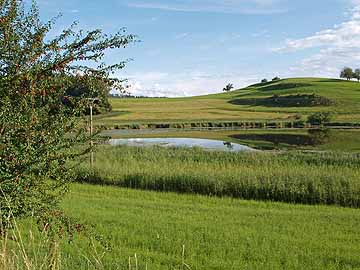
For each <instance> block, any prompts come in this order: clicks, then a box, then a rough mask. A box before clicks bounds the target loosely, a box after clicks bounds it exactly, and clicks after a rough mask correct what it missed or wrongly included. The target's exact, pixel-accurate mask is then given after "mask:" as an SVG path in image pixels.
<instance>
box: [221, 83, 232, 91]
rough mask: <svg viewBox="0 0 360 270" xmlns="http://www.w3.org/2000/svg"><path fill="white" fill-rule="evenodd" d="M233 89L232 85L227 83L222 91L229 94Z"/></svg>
mask: <svg viewBox="0 0 360 270" xmlns="http://www.w3.org/2000/svg"><path fill="white" fill-rule="evenodd" d="M233 88H234V85H233V84H232V83H229V84H227V85H226V86H225V88H224V89H223V91H224V92H229V91H231V90H232V89H233Z"/></svg>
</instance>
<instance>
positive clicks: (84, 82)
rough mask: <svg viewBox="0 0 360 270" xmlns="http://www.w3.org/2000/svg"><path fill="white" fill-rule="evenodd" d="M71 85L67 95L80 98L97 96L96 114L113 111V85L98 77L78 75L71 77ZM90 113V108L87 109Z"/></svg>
mask: <svg viewBox="0 0 360 270" xmlns="http://www.w3.org/2000/svg"><path fill="white" fill-rule="evenodd" d="M69 80H70V86H69V87H68V88H67V89H66V91H65V93H66V95H67V96H70V97H76V98H78V99H79V98H80V99H83V100H84V99H87V98H97V99H98V100H99V102H98V105H97V106H96V107H94V111H93V113H94V114H99V113H102V112H109V111H111V105H110V102H109V92H110V90H111V87H109V85H108V84H106V83H104V82H103V81H102V80H98V79H97V78H93V77H89V76H82V75H77V76H75V77H71V78H69ZM85 112H86V113H88V108H86V110H85Z"/></svg>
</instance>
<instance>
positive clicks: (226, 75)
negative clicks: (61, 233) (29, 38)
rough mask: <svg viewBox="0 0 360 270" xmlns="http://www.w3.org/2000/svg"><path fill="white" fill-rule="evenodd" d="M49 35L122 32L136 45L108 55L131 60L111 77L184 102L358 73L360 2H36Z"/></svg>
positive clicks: (150, 93) (141, 91)
mask: <svg viewBox="0 0 360 270" xmlns="http://www.w3.org/2000/svg"><path fill="white" fill-rule="evenodd" d="M39 6H40V10H41V15H42V17H43V18H44V19H47V18H50V17H54V16H55V15H56V14H58V13H59V12H61V13H62V14H63V17H62V18H61V19H60V20H59V21H58V24H57V26H56V28H55V29H54V31H55V32H56V31H59V30H60V29H62V28H63V27H64V26H68V25H70V24H71V22H72V21H74V20H76V21H78V22H79V25H80V27H81V28H82V29H85V30H90V29H93V28H102V29H103V30H104V31H105V32H107V33H114V32H116V31H117V30H118V29H119V28H121V27H126V28H127V30H128V32H129V33H133V34H136V35H138V36H139V38H140V39H141V42H140V43H136V44H134V45H132V46H131V47H129V48H127V49H121V50H119V51H117V52H112V53H111V54H109V55H107V57H106V61H107V62H108V63H114V62H117V61H121V60H123V59H126V58H133V61H132V62H130V63H129V64H128V65H127V67H126V68H125V69H124V70H122V71H121V72H119V73H118V74H116V76H119V77H121V78H129V83H130V84H131V88H130V89H131V90H130V91H131V92H132V93H133V94H136V95H148V96H191V95H200V94H208V93H216V92H219V91H221V89H222V88H223V87H224V86H225V84H227V83H229V82H231V83H233V84H234V85H235V86H236V87H237V88H238V87H239V88H240V87H243V86H246V85H248V84H251V83H255V82H258V81H260V80H261V79H262V78H270V79H271V78H273V77H275V76H280V77H282V78H283V77H295V76H296V77H302V76H324V77H334V76H338V73H339V71H340V69H341V68H342V67H343V66H347V65H349V66H353V67H357V66H356V65H357V64H358V66H359V67H360V61H359V60H360V0H311V1H310V0H302V1H301V0H222V1H221V0H171V1H170V0H102V1H100V0H91V1H89V0H71V1H70V0H62V1H58V0H39Z"/></svg>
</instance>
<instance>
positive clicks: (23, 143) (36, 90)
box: [0, 0, 136, 228]
mask: <svg viewBox="0 0 360 270" xmlns="http://www.w3.org/2000/svg"><path fill="white" fill-rule="evenodd" d="M25 3H26V2H25V0H0V228H4V226H6V225H7V224H9V222H10V220H9V217H10V216H13V217H15V218H21V217H26V216H29V215H34V216H35V217H38V218H42V217H44V216H45V215H47V216H49V215H51V214H53V213H56V211H55V209H57V205H58V202H59V200H60V198H61V197H62V195H63V193H64V192H66V190H67V185H68V183H69V182H70V181H71V180H72V179H73V170H72V167H71V166H70V163H69V161H71V160H73V159H74V158H75V157H76V156H78V155H82V154H84V153H86V152H87V151H89V149H88V147H85V148H86V149H84V147H76V148H75V147H74V146H76V145H78V144H79V143H83V145H85V144H84V143H85V142H86V141H88V139H89V138H88V136H87V135H86V130H85V129H84V127H83V125H81V122H80V121H81V120H80V117H79V116H80V115H81V113H82V111H83V110H84V108H85V107H86V103H85V102H84V101H83V100H82V97H81V96H80V97H76V96H68V95H67V93H66V90H67V89H69V87H70V86H71V85H72V82H73V81H74V80H77V79H78V78H79V76H80V75H79V74H81V76H82V77H86V78H91V79H90V80H88V81H87V83H89V85H93V83H94V82H95V81H96V82H97V83H98V82H101V83H102V84H103V85H104V87H111V88H115V89H120V90H121V89H122V82H123V81H122V80H119V79H116V78H111V74H112V73H113V72H114V71H116V70H119V69H122V68H123V67H124V66H125V63H126V62H125V61H124V62H121V63H116V64H113V65H106V64H104V63H102V60H103V58H104V53H105V51H107V50H108V49H118V48H124V47H126V46H127V45H128V44H130V43H132V42H134V41H136V37H135V36H134V35H128V34H126V32H125V30H123V29H122V30H120V31H119V32H118V33H116V34H113V35H104V34H103V33H102V31H101V30H93V31H90V32H86V33H84V32H82V31H80V32H77V31H75V26H76V25H75V24H73V25H72V26H71V27H69V28H68V29H65V30H64V31H63V32H62V33H61V34H60V35H59V36H57V37H55V38H52V39H49V38H48V37H47V36H48V33H49V31H50V30H51V28H52V27H53V26H54V24H55V22H56V20H55V19H54V20H51V21H50V22H47V23H43V22H41V21H40V19H39V12H38V8H37V6H36V4H35V2H33V4H32V7H31V8H26V7H25ZM88 65H91V67H89V66H88ZM68 104H73V105H75V106H68ZM69 149H70V151H69ZM10 205H11V214H10V208H9V207H8V206H10ZM54 215H55V214H54Z"/></svg>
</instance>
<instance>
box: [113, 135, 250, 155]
mask: <svg viewBox="0 0 360 270" xmlns="http://www.w3.org/2000/svg"><path fill="white" fill-rule="evenodd" d="M109 143H110V144H111V145H128V146H138V147H143V146H154V145H158V146H163V147H190V148H191V147H199V148H202V149H205V150H217V151H228V152H240V151H255V149H253V148H251V147H248V146H245V145H241V144H237V143H229V142H223V141H216V140H207V139H194V138H135V139H111V140H109Z"/></svg>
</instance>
